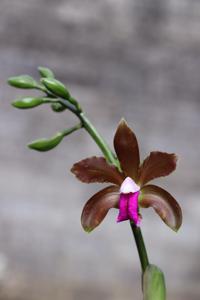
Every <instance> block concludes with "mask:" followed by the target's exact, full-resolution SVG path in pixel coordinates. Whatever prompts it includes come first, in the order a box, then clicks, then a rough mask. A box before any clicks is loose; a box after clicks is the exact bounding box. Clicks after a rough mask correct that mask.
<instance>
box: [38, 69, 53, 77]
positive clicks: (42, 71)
mask: <svg viewBox="0 0 200 300" xmlns="http://www.w3.org/2000/svg"><path fill="white" fill-rule="evenodd" d="M38 71H39V73H40V75H41V77H43V78H54V77H55V76H54V73H53V72H52V71H51V70H50V69H48V68H44V67H38Z"/></svg>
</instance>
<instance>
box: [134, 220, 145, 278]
mask: <svg viewBox="0 0 200 300" xmlns="http://www.w3.org/2000/svg"><path fill="white" fill-rule="evenodd" d="M130 225H131V229H132V232H133V235H134V238H135V242H136V246H137V250H138V254H139V257H140V263H141V268H142V272H143V273H144V271H145V269H146V267H147V266H148V265H149V259H148V255H147V251H146V247H145V244H144V240H143V236H142V232H141V229H140V227H137V226H135V224H134V223H133V222H130Z"/></svg>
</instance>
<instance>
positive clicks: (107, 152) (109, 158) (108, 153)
mask: <svg viewBox="0 0 200 300" xmlns="http://www.w3.org/2000/svg"><path fill="white" fill-rule="evenodd" d="M79 118H80V120H81V121H82V124H83V126H84V128H85V129H86V130H87V132H88V133H89V134H90V136H91V137H92V138H93V140H94V141H95V142H96V143H97V145H98V146H99V148H100V149H101V151H102V152H103V154H104V156H105V158H106V159H107V161H108V162H110V163H111V164H113V165H115V166H116V167H117V168H118V163H117V159H116V158H115V156H114V154H113V153H112V151H111V150H110V149H109V147H108V145H107V144H106V142H105V141H104V140H103V138H102V136H100V134H99V133H98V132H97V130H96V128H95V127H94V126H93V125H92V123H91V122H90V121H89V120H88V118H87V117H86V116H85V114H84V113H83V112H82V113H80V114H79Z"/></svg>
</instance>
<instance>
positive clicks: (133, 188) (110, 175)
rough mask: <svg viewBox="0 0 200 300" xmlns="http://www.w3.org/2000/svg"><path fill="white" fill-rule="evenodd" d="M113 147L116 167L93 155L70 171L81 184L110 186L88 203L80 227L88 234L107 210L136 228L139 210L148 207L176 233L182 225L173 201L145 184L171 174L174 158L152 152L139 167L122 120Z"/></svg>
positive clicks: (136, 152)
mask: <svg viewBox="0 0 200 300" xmlns="http://www.w3.org/2000/svg"><path fill="white" fill-rule="evenodd" d="M114 148H115V152H116V155H117V159H118V160H119V163H120V167H119V168H117V167H116V166H114V165H112V164H109V163H108V162H107V161H106V159H105V158H103V157H95V156H94V157H91V158H86V159H84V160H82V161H80V162H78V163H76V164H74V166H73V167H72V169H71V171H72V172H73V173H74V174H75V175H76V177H77V178H78V179H79V180H81V181H82V182H85V183H91V182H101V183H103V182H109V183H112V184H113V185H110V186H108V187H106V188H104V189H102V190H101V191H99V192H98V193H96V194H95V195H94V196H93V197H91V198H90V199H89V200H88V202H87V203H86V205H85V206H84V208H83V212H82V216H81V223H82V226H83V228H84V229H85V230H86V231H87V232H90V231H92V230H93V229H94V228H95V227H97V226H98V225H99V224H100V223H101V222H102V220H103V219H104V217H105V216H106V214H107V213H108V211H109V209H110V208H118V209H119V214H118V217H117V222H122V221H125V220H131V221H132V222H133V223H134V224H135V225H136V226H139V225H140V221H141V215H140V212H139V210H140V208H148V207H152V208H154V210H155V211H156V213H157V214H158V215H159V216H160V217H161V219H162V220H163V221H164V222H165V223H166V224H167V225H168V226H169V227H170V228H172V229H173V230H175V231H177V230H178V229H179V227H180V226H181V223H182V212H181V208H180V206H179V204H178V203H177V201H176V200H175V199H174V198H173V197H172V195H170V194H169V193H168V192H167V191H166V190H164V189H162V188H161V187H158V186H156V185H152V184H150V185H149V184H148V185H146V184H147V183H148V182H149V181H150V180H152V179H155V178H158V177H161V176H167V175H169V174H170V173H171V172H173V171H174V170H175V168H176V162H177V157H176V155H175V154H169V153H165V152H159V151H154V152H151V153H150V155H149V156H148V157H147V158H146V159H145V160H144V161H143V162H142V164H140V154H139V148H138V142H137V138H136V136H135V134H134V133H133V131H132V130H131V129H130V128H129V127H128V125H127V123H126V122H125V121H124V120H122V121H121V122H120V124H119V126H118V128H117V131H116V133H115V137H114Z"/></svg>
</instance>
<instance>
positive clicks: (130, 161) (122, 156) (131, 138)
mask: <svg viewBox="0 0 200 300" xmlns="http://www.w3.org/2000/svg"><path fill="white" fill-rule="evenodd" d="M114 147H115V151H116V154H117V157H118V159H119V161H120V164H121V168H122V170H123V171H124V173H125V174H126V176H129V177H132V178H133V179H134V180H135V181H136V180H137V175H138V168H139V164H140V156H139V149H138V142H137V138H136V136H135V134H134V133H133V131H132V130H131V129H130V128H129V127H128V125H127V123H126V121H125V120H121V122H120V123H119V126H118V128H117V131H116V133H115V137H114Z"/></svg>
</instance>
